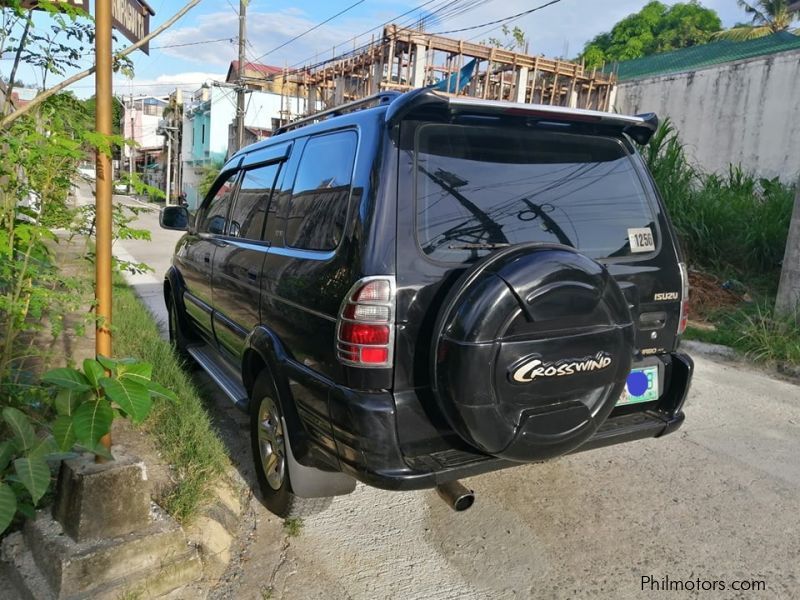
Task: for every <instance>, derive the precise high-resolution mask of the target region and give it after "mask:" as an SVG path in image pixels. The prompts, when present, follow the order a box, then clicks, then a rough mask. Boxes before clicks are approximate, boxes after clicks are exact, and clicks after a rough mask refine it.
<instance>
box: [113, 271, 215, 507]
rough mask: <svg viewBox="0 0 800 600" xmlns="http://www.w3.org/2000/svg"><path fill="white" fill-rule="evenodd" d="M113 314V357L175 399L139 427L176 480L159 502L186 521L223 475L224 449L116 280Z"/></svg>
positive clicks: (147, 320) (185, 380) (149, 320)
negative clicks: (147, 373)
mask: <svg viewBox="0 0 800 600" xmlns="http://www.w3.org/2000/svg"><path fill="white" fill-rule="evenodd" d="M113 311H114V315H115V318H114V343H115V347H116V349H117V352H118V353H119V354H120V355H123V356H136V357H138V358H140V359H141V360H143V361H145V362H147V363H149V364H151V365H153V373H152V377H153V380H154V381H157V382H160V383H161V384H162V385H164V386H167V387H169V389H170V390H172V391H173V393H174V394H175V397H176V398H175V401H173V402H169V403H166V402H164V403H159V404H158V405H157V406H156V407H155V408H154V410H153V412H152V414H151V416H150V418H149V419H148V421H147V423H146V424H145V425H144V427H145V430H146V431H148V432H150V433H151V434H152V436H153V437H154V439H155V442H156V447H157V448H158V449H159V452H160V453H161V455H162V456H163V457H164V459H165V460H166V461H167V462H169V464H170V465H171V467H172V468H173V470H174V473H175V475H176V477H177V479H178V484H177V485H176V486H175V488H174V489H173V490H172V491H171V492H170V493H169V494H168V495H167V497H166V498H162V499H160V502H161V503H162V504H163V507H164V508H165V509H166V510H167V512H169V513H170V514H171V515H172V516H173V517H175V518H176V519H177V520H178V521H180V522H186V521H188V520H191V518H192V516H194V514H195V513H196V511H197V509H198V508H199V507H200V506H202V504H203V503H204V501H205V500H207V499H208V498H209V497H210V494H211V491H212V487H213V485H214V484H215V482H216V481H217V480H218V478H219V477H220V476H221V475H222V474H223V473H224V471H225V467H226V465H227V462H228V459H227V454H226V452H225V447H224V446H223V444H222V442H221V441H220V439H219V437H218V436H217V435H216V432H215V431H214V429H213V427H212V425H211V421H210V420H209V417H208V414H207V413H206V411H205V409H204V408H203V405H202V403H201V401H200V394H199V393H198V391H197V388H196V387H195V386H194V384H193V383H192V381H191V379H190V375H189V374H188V373H187V371H186V370H185V369H184V368H182V365H181V361H180V359H178V357H177V356H176V355H175V353H174V352H173V350H172V347H171V346H170V345H169V343H168V342H165V341H164V340H163V339H162V338H161V334H160V333H159V331H158V326H157V325H156V323H155V321H154V320H153V317H152V316H151V315H150V313H149V312H148V311H147V309H146V308H145V307H144V305H143V304H142V303H141V302H140V301H139V299H138V298H137V297H136V295H135V294H134V292H133V290H132V289H131V288H130V287H129V286H128V285H127V284H126V283H124V281H122V278H121V277H120V278H118V279H117V282H116V283H115V286H114V307H113Z"/></svg>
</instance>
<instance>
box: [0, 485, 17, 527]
mask: <svg viewBox="0 0 800 600" xmlns="http://www.w3.org/2000/svg"><path fill="white" fill-rule="evenodd" d="M16 512H17V497H16V496H15V495H14V490H12V489H11V488H10V487H9V486H7V485H6V484H5V483H0V533H3V532H4V531H5V530H6V529H7V528H8V526H9V525H10V524H11V520H12V519H13V518H14V515H15V514H16Z"/></svg>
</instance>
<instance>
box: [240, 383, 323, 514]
mask: <svg viewBox="0 0 800 600" xmlns="http://www.w3.org/2000/svg"><path fill="white" fill-rule="evenodd" d="M282 417H283V413H282V412H281V407H280V403H279V401H278V394H277V392H276V389H275V384H274V383H273V381H272V378H271V377H270V376H269V374H268V373H267V372H262V373H261V374H260V375H259V376H258V378H257V379H256V381H255V384H254V385H253V392H252V394H251V397H250V443H251V447H252V451H253V462H254V466H255V470H256V478H257V479H258V485H259V488H260V491H261V499H262V502H263V504H264V506H266V507H267V509H268V510H269V511H270V512H271V513H273V514H275V515H277V516H279V517H281V518H284V519H288V518H297V517H304V516H308V515H312V514H315V513H318V512H321V511H322V510H325V509H326V508H327V507H328V506H330V504H331V502H332V501H333V498H301V497H299V496H297V495H296V494H295V493H294V492H293V491H292V482H291V477H290V475H289V461H288V458H287V455H286V452H287V446H286V438H285V436H286V432H285V431H284V429H283V419H282Z"/></svg>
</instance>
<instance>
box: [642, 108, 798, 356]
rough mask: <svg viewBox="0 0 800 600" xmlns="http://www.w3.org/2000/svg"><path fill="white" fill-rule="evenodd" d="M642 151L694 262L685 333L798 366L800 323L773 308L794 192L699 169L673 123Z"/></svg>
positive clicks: (775, 183) (737, 173)
mask: <svg viewBox="0 0 800 600" xmlns="http://www.w3.org/2000/svg"><path fill="white" fill-rule="evenodd" d="M642 153H643V156H644V158H645V160H646V161H647V163H648V165H649V167H650V170H651V171H652V173H653V177H654V178H655V180H656V182H657V184H658V187H659V190H660V191H661V195H662V197H663V198H664V201H665V203H666V204H667V208H668V210H669V213H670V217H671V219H672V222H673V225H674V226H675V229H676V230H677V233H678V237H679V239H680V241H681V244H682V246H683V249H684V252H685V253H686V255H687V259H688V261H689V265H690V278H689V279H690V283H691V286H692V292H691V294H690V306H691V308H690V317H691V319H692V321H691V322H690V326H689V329H688V331H687V336H688V337H689V338H694V339H700V340H703V341H708V342H712V343H719V344H724V345H727V346H732V347H734V348H736V349H737V350H739V351H741V352H742V353H744V354H745V355H747V356H748V357H750V358H751V359H753V360H757V361H764V362H770V363H776V364H780V363H789V364H793V365H800V325H798V320H797V319H795V318H792V315H790V316H788V317H778V316H776V315H775V313H774V310H773V307H774V304H775V295H776V293H777V288H778V282H779V279H780V270H781V261H782V260H783V256H784V252H785V248H786V238H787V236H788V232H789V221H790V219H791V213H792V206H793V202H794V188H793V187H792V186H788V185H785V184H783V183H781V182H780V181H779V180H778V179H777V178H776V179H763V178H757V177H754V176H752V175H751V174H748V173H746V172H745V171H743V170H742V169H741V168H740V167H738V166H734V165H731V166H730V167H729V169H728V172H727V173H725V174H722V175H720V174H710V173H704V172H702V171H700V170H699V169H697V168H696V167H695V166H693V165H692V164H691V162H690V161H689V159H688V158H687V156H686V152H685V149H684V147H683V145H682V144H681V142H680V138H679V135H678V132H677V131H675V129H674V127H673V126H672V124H671V123H670V122H669V120H667V121H665V122H664V123H662V125H661V127H660V128H659V130H658V132H657V133H656V135H655V136H654V137H653V139H652V140H651V141H650V143H649V144H648V145H647V146H645V147H644V148H643V150H642Z"/></svg>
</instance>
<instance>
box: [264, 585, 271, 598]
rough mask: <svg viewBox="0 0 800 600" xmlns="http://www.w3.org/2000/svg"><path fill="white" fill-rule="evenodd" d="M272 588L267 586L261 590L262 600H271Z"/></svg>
mask: <svg viewBox="0 0 800 600" xmlns="http://www.w3.org/2000/svg"><path fill="white" fill-rule="evenodd" d="M271 598H272V586H271V585H270V586H265V587H262V588H261V600H271Z"/></svg>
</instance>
